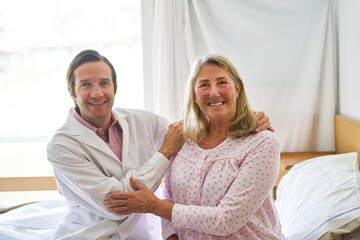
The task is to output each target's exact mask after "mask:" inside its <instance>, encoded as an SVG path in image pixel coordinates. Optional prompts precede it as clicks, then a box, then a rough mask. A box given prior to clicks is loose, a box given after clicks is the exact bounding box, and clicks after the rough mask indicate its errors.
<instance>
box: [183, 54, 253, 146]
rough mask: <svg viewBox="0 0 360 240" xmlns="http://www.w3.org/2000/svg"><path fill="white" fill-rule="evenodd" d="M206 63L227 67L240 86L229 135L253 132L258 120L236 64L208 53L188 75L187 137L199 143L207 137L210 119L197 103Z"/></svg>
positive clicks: (185, 127) (236, 84) (186, 98)
mask: <svg viewBox="0 0 360 240" xmlns="http://www.w3.org/2000/svg"><path fill="white" fill-rule="evenodd" d="M205 64H214V65H217V66H219V67H221V68H223V69H225V70H226V71H227V72H228V73H229V75H230V77H231V79H232V80H233V81H234V84H235V86H238V87H239V88H240V91H239V97H238V98H237V99H236V113H235V118H234V120H233V121H232V122H231V124H230V131H229V136H233V137H241V136H245V135H249V134H251V133H253V132H254V131H255V129H256V128H257V127H258V122H257V119H256V117H255V115H254V112H253V111H252V110H251V108H250V106H249V103H248V100H247V97H246V94H245V89H244V84H243V82H242V80H241V78H240V76H239V74H238V72H237V71H236V69H235V67H234V65H233V64H232V63H231V62H230V61H229V60H228V59H227V58H225V57H223V56H220V55H208V56H205V57H202V58H199V59H198V60H197V61H195V63H194V64H193V66H192V69H191V72H190V74H189V77H188V82H187V89H186V92H185V101H184V107H183V117H184V136H185V139H190V140H192V141H193V142H195V143H199V142H201V141H203V140H204V139H205V138H206V136H207V134H208V131H209V119H208V117H207V116H206V115H205V114H204V113H203V112H202V111H201V109H200V108H199V106H198V105H197V104H196V103H195V83H196V78H197V76H198V74H199V72H200V69H201V67H202V66H203V65H205Z"/></svg>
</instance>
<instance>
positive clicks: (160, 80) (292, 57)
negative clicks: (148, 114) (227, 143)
mask: <svg viewBox="0 0 360 240" xmlns="http://www.w3.org/2000/svg"><path fill="white" fill-rule="evenodd" d="M146 1H148V0H143V3H144V2H146ZM147 5H148V6H150V7H147V8H144V7H143V11H151V12H152V13H153V14H151V16H150V17H148V18H147V19H143V29H147V30H146V31H147V34H144V35H143V39H144V41H150V42H152V44H151V48H150V47H147V48H145V47H144V59H148V60H147V61H146V60H145V62H144V67H145V69H144V73H145V82H147V83H146V84H148V85H151V88H152V89H150V90H151V91H147V92H146V94H147V96H145V98H146V99H147V101H148V102H147V105H146V107H147V109H148V110H151V111H154V112H156V113H159V114H161V115H164V116H165V117H167V118H169V119H170V120H177V119H179V118H180V117H181V107H182V97H183V91H184V88H185V87H184V86H185V83H186V79H187V75H188V72H189V68H190V66H191V64H192V62H193V61H194V60H195V58H196V57H197V56H200V55H204V54H209V53H213V54H221V55H224V56H225V57H227V58H229V59H230V60H231V61H232V62H233V63H234V65H235V66H236V68H237V70H238V71H239V73H240V76H241V77H242V79H243V81H244V84H245V90H246V92H247V95H248V98H249V101H250V104H251V105H252V108H253V109H254V110H261V111H265V112H266V114H267V115H268V116H269V117H270V119H271V122H272V125H273V126H274V128H275V130H276V132H277V134H278V136H279V138H280V141H281V144H282V151H332V150H334V130H333V116H334V114H335V103H336V94H335V92H336V91H335V86H336V80H337V61H336V59H337V51H338V50H337V36H336V34H337V31H336V26H337V18H336V16H337V15H336V14H335V11H336V9H337V8H336V6H334V5H335V4H334V3H333V1H331V0H277V1H269V0H227V1H218V0H207V1H203V0H154V1H152V4H149V3H147ZM149 28H151V31H149ZM148 46H149V44H148ZM149 66H151V67H149Z"/></svg>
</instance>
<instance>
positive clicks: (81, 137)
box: [68, 113, 119, 162]
mask: <svg viewBox="0 0 360 240" xmlns="http://www.w3.org/2000/svg"><path fill="white" fill-rule="evenodd" d="M68 124H69V125H70V127H69V130H70V134H71V135H72V136H73V137H74V138H75V139H77V140H78V141H79V142H81V143H83V144H85V145H88V146H91V147H93V148H96V149H97V150H99V151H100V152H102V153H104V154H107V155H109V156H110V157H112V158H113V159H114V160H116V161H117V162H119V159H118V158H117V156H116V155H115V153H114V152H113V151H111V149H110V148H109V147H108V146H107V145H106V143H105V142H104V141H103V140H102V139H101V138H100V137H98V136H97V135H96V134H95V133H94V132H93V131H91V130H90V129H89V128H87V127H85V126H84V125H82V124H81V123H79V121H77V120H76V119H75V117H74V116H72V115H71V113H69V115H68Z"/></svg>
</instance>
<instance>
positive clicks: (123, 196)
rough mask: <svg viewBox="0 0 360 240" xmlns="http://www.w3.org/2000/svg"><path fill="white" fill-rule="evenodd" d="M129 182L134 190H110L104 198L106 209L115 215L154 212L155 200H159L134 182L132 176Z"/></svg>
mask: <svg viewBox="0 0 360 240" xmlns="http://www.w3.org/2000/svg"><path fill="white" fill-rule="evenodd" d="M130 184H131V186H132V187H133V188H134V189H135V192H112V193H109V194H108V196H107V199H105V202H104V203H105V205H108V206H109V207H108V211H109V212H113V213H115V214H116V215H126V214H130V213H154V208H155V205H156V202H157V201H160V199H158V198H157V197H156V196H155V194H154V193H153V192H152V191H150V190H149V189H147V188H146V187H145V186H143V185H141V184H140V183H138V182H136V181H135V180H134V179H133V178H132V177H131V178H130Z"/></svg>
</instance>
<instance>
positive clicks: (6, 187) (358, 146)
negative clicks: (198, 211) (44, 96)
mask: <svg viewBox="0 0 360 240" xmlns="http://www.w3.org/2000/svg"><path fill="white" fill-rule="evenodd" d="M335 141H336V153H347V152H358V154H359V155H358V161H360V160H359V159H360V123H359V122H356V121H352V120H350V119H347V118H344V117H341V116H338V115H336V116H335ZM334 153H335V152H291V153H290V152H283V153H281V156H280V158H281V160H280V161H281V164H280V173H279V177H278V179H277V182H276V184H275V187H274V190H276V188H277V186H278V184H279V182H280V180H281V178H282V177H283V176H284V175H285V174H286V173H287V172H288V171H289V170H290V168H291V167H292V166H294V165H295V164H297V163H299V162H302V161H304V160H307V159H310V158H313V157H318V156H323V155H327V154H334ZM36 190H56V182H55V178H54V177H52V176H49V177H19V178H0V191H36ZM274 196H275V195H274Z"/></svg>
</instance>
